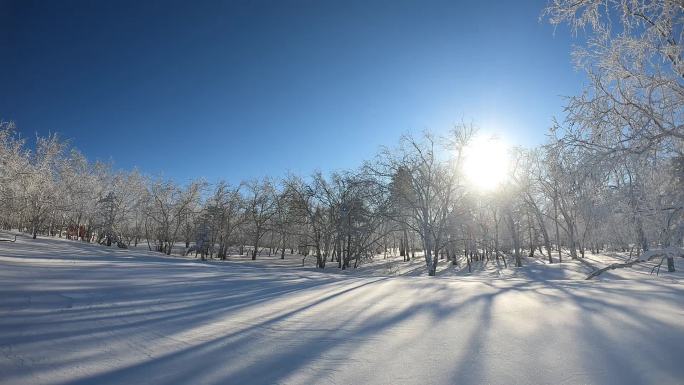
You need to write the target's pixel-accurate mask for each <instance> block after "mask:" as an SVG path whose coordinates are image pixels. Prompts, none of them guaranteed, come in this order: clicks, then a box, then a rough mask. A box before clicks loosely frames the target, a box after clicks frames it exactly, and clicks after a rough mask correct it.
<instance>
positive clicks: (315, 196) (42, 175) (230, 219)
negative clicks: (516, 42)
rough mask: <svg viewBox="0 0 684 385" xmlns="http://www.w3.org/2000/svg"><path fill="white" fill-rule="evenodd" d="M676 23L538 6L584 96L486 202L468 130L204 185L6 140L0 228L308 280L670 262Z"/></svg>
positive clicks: (676, 225)
mask: <svg viewBox="0 0 684 385" xmlns="http://www.w3.org/2000/svg"><path fill="white" fill-rule="evenodd" d="M683 15H684V8H683V6H682V5H681V2H676V1H667V0H663V1H656V2H645V1H644V2H641V1H632V0H630V1H627V0H624V1H618V0H615V1H605V0H601V1H593V0H592V1H590V0H587V1H564V0H556V1H555V2H553V3H551V4H550V5H549V7H548V8H547V9H546V10H545V17H546V18H547V19H548V20H549V21H550V22H551V23H553V24H565V23H567V24H568V25H570V26H571V28H572V29H573V30H574V31H583V32H581V33H582V34H584V35H585V36H587V43H586V44H584V45H581V46H580V48H578V49H577V50H576V52H575V55H574V56H575V58H576V60H577V65H578V67H579V68H581V69H583V70H585V71H586V73H587V79H588V84H587V86H586V88H585V90H584V92H583V93H582V94H581V95H578V96H575V97H571V98H569V99H568V103H567V106H566V116H565V118H564V119H563V120H562V121H559V122H558V123H556V124H554V126H553V127H552V128H551V129H550V131H549V134H548V136H547V139H546V142H545V144H543V145H541V146H538V147H536V148H516V149H512V150H511V154H510V159H511V171H510V176H509V177H508V178H507V179H506V181H505V182H503V183H502V185H500V186H499V187H498V188H496V189H495V190H493V191H490V192H487V193H483V192H481V191H477V190H476V189H473V188H470V187H469V184H468V181H466V180H465V179H464V177H463V173H462V169H461V168H462V163H463V159H464V156H466V152H467V149H468V144H469V143H470V141H471V140H472V139H473V137H474V135H476V130H475V129H474V128H473V127H472V126H471V125H466V124H462V125H459V126H457V127H455V128H454V129H453V130H452V132H450V133H449V134H448V135H446V136H435V135H432V134H430V133H423V134H422V135H417V136H411V135H406V136H403V137H402V138H401V139H400V140H399V143H398V144H397V145H395V146H392V147H388V148H386V149H384V150H382V151H380V152H379V153H378V154H377V155H376V156H375V157H373V158H371V159H370V160H368V161H367V162H365V163H364V164H363V165H361V166H360V167H359V168H358V169H355V170H347V171H340V172H335V173H332V174H330V175H324V174H322V173H319V172H316V173H313V174H312V175H307V176H296V175H288V176H286V177H284V178H280V179H270V178H263V179H259V180H252V181H246V182H242V183H235V184H230V183H227V182H220V183H217V184H214V185H209V184H207V183H205V182H204V181H201V180H196V181H192V182H189V183H178V182H175V181H172V180H166V179H162V178H153V177H150V176H147V175H143V174H141V173H139V172H137V171H119V170H116V169H114V168H113V167H112V166H111V165H109V164H104V163H100V162H91V161H89V160H88V159H86V158H85V157H84V156H83V155H82V154H81V153H80V152H78V151H77V150H76V149H74V148H72V147H71V146H69V144H68V143H67V142H65V141H63V140H60V138H59V137H58V136H56V135H51V136H48V137H38V138H36V140H35V142H33V141H32V142H31V143H28V142H27V141H26V140H25V139H24V138H22V137H21V136H20V135H19V134H18V133H17V130H16V129H15V128H14V125H13V124H12V123H9V122H5V123H2V126H1V127H0V225H1V226H2V227H3V228H5V229H19V230H21V231H24V232H26V233H29V234H31V235H32V236H33V237H34V238H36V237H38V236H52V237H68V238H71V239H76V240H80V241H83V242H98V243H101V244H104V245H108V246H112V247H114V246H118V247H131V245H133V246H139V244H144V245H145V246H146V247H148V248H149V249H150V250H156V251H159V252H162V253H166V254H171V253H172V252H176V253H184V254H188V253H194V254H195V255H198V256H200V257H202V258H206V257H209V258H219V259H226V258H229V257H230V255H232V254H240V255H242V254H245V253H249V254H250V255H251V257H252V258H253V259H256V258H257V257H258V256H259V255H260V254H261V253H265V252H268V253H270V254H278V255H280V256H281V257H282V258H285V257H286V256H289V255H292V254H298V255H300V256H302V257H303V258H311V259H315V263H316V266H317V267H318V268H325V267H326V266H329V265H328V263H331V264H335V265H336V266H337V267H338V268H341V269H346V268H349V267H357V266H358V265H359V264H361V263H364V262H365V261H368V260H370V259H372V258H374V257H375V258H377V257H378V256H379V255H386V254H387V253H395V252H396V253H399V254H400V255H401V256H403V257H404V260H406V261H407V260H410V259H413V258H421V259H423V260H424V262H425V265H426V267H427V271H428V274H429V275H434V274H435V273H436V271H437V267H438V264H439V263H440V261H441V260H446V261H448V263H451V264H465V265H467V266H468V268H471V266H472V264H473V263H474V262H478V261H481V260H495V261H496V262H497V263H502V264H505V265H507V264H509V263H512V264H514V265H515V266H521V265H522V264H523V263H524V261H525V260H526V259H529V258H541V259H543V260H544V261H546V262H548V263H558V262H562V261H563V259H564V258H571V259H577V258H583V257H584V255H585V253H587V252H590V253H596V252H600V251H606V250H615V251H620V252H625V253H627V252H629V253H630V254H632V255H638V254H641V253H643V252H644V251H647V250H652V249H664V248H668V247H671V246H672V247H681V246H682V242H683V240H682V238H683V234H684V61H683V60H682V40H681V39H682V33H684V32H682V31H683V30H684V29H683V28H682V26H683V25H684V16H683ZM616 25H619V26H620V28H615V26H616ZM611 28H615V29H614V30H613V29H611ZM493 148H495V147H493ZM226 167H231V165H226ZM442 266H448V264H447V263H442ZM668 266H669V268H670V269H674V263H673V261H672V258H669V260H668Z"/></svg>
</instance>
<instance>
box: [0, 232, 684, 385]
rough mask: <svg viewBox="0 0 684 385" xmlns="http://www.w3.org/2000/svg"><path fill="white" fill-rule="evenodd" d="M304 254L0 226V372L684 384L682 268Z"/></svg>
mask: <svg viewBox="0 0 684 385" xmlns="http://www.w3.org/2000/svg"><path fill="white" fill-rule="evenodd" d="M610 258H617V259H620V256H612V257H611V256H592V255H587V261H586V262H587V263H589V264H594V265H596V266H597V267H602V266H605V263H607V262H610V261H607V260H608V259H610ZM301 262H302V261H301V257H295V256H288V257H287V258H286V260H285V261H280V260H279V259H278V258H277V257H270V258H269V257H261V258H259V260H257V261H256V262H252V261H249V260H247V259H245V258H239V257H234V258H232V260H231V261H227V262H215V261H210V262H200V261H197V260H194V259H186V258H178V257H165V256H161V255H159V254H157V253H150V252H146V251H141V250H119V249H115V248H105V247H102V246H97V245H88V244H83V243H80V242H74V241H64V240H45V239H38V240H30V239H26V238H20V239H19V240H18V241H17V242H16V243H0V383H2V384H275V383H278V384H328V383H330V384H416V383H421V384H422V383H430V384H483V383H494V384H537V383H545V384H647V383H650V384H682V383H684V365H683V364H682V357H683V356H684V286H682V284H681V283H680V282H681V274H680V273H679V272H677V273H675V274H674V275H673V274H670V273H666V272H665V273H663V270H665V269H663V270H661V274H660V276H659V277H656V276H655V275H650V274H648V272H649V271H650V268H649V267H648V266H639V267H638V268H635V269H621V270H614V271H609V272H607V273H605V275H601V277H599V279H596V280H591V281H584V280H582V278H583V277H584V276H586V273H587V272H588V271H591V267H590V266H587V265H586V264H585V263H579V262H568V263H564V264H563V265H557V264H555V265H546V264H544V263H541V262H538V261H534V260H530V261H526V266H525V267H523V268H521V269H513V268H509V269H499V268H497V267H494V264H492V263H490V264H487V265H486V266H477V269H476V271H475V272H474V273H473V274H467V272H466V270H464V269H457V268H453V267H449V266H447V265H446V264H445V265H444V266H443V267H442V269H441V272H440V275H439V276H438V277H436V278H430V277H423V276H419V273H420V272H421V270H420V269H421V262H420V260H417V261H413V262H411V263H405V262H400V261H397V260H383V259H381V258H378V260H377V261H376V262H374V263H372V264H368V265H365V266H363V267H362V268H360V269H358V270H356V271H351V272H345V273H336V274H331V273H328V272H316V271H314V270H313V269H312V268H311V267H310V266H309V265H308V264H306V263H305V266H304V267H302V266H301ZM677 263H678V266H677V267H678V269H682V268H684V266H682V265H683V264H682V263H681V261H677ZM635 267H636V266H635ZM326 270H327V269H326ZM330 271H331V272H337V270H336V269H331V270H330Z"/></svg>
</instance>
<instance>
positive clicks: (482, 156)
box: [463, 136, 510, 191]
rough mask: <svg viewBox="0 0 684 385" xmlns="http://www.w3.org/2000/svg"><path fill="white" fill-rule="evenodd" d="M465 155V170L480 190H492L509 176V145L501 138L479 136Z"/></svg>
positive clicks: (466, 174) (471, 181) (466, 150)
mask: <svg viewBox="0 0 684 385" xmlns="http://www.w3.org/2000/svg"><path fill="white" fill-rule="evenodd" d="M463 155H464V159H463V172H464V173H465V176H466V178H467V179H468V181H469V182H470V183H471V184H472V185H473V186H474V187H476V188H477V189H479V190H482V191H491V190H493V189H495V188H496V187H498V186H499V185H501V183H502V182H504V181H505V180H506V178H507V177H508V171H509V162H510V159H509V156H508V146H507V145H506V144H505V143H504V142H503V141H502V140H501V139H499V138H496V137H487V136H477V137H475V138H474V139H473V140H472V142H471V143H470V144H468V146H467V147H466V148H465V150H464V154H463Z"/></svg>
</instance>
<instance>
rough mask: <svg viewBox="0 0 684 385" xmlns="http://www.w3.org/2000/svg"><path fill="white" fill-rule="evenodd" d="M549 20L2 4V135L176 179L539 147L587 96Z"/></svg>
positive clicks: (311, 8)
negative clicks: (424, 152)
mask: <svg viewBox="0 0 684 385" xmlns="http://www.w3.org/2000/svg"><path fill="white" fill-rule="evenodd" d="M545 4H546V0H539V1H498V2H497V1H462V2H458V1H418V0H415V1H398V0H388V1H371V0H366V1H314V0H309V1H306V0H298V1H224V2H210V1H198V2H195V1H181V2H177V1H147V0H146V1H120V0H117V1H69V0H66V1H36V2H33V1H28V0H19V1H7V0H0V45H1V47H2V48H1V51H0V52H2V59H1V60H0V67H1V68H2V70H1V71H0V85H1V90H2V91H1V92H0V119H3V120H13V121H15V122H16V124H17V126H18V128H19V130H20V131H21V133H22V135H24V136H27V137H32V136H33V135H34V133H36V132H37V133H40V134H46V133H48V132H58V133H60V134H61V135H62V136H63V137H65V138H68V139H70V140H71V142H72V143H73V144H74V145H75V146H76V147H78V148H79V149H80V150H81V151H82V152H84V153H85V154H86V155H87V156H88V157H89V158H91V159H101V160H113V161H114V162H115V164H116V166H117V167H120V168H131V167H134V166H138V168H140V169H141V170H143V171H144V172H147V173H150V174H154V175H159V174H163V175H165V176H167V177H172V178H175V179H178V180H187V179H189V178H193V177H199V176H202V177H206V178H207V179H209V180H211V181H214V180H217V179H218V178H226V179H228V180H230V181H234V182H237V181H239V180H240V179H248V178H252V177H258V176H262V175H271V176H282V175H284V174H285V173H286V172H287V171H292V172H296V173H301V174H308V173H310V172H311V171H313V170H315V169H321V170H324V171H328V170H333V169H340V168H353V167H356V166H358V165H359V164H360V163H361V162H362V161H363V160H364V159H368V158H370V157H372V156H373V155H374V154H375V153H376V152H377V150H378V148H379V146H381V145H394V144H396V142H397V140H398V138H399V136H400V135H401V134H402V133H405V132H408V131H416V132H417V131H420V130H423V129H431V130H433V131H436V132H438V133H439V132H446V131H447V130H448V129H449V128H450V127H451V126H452V125H453V124H454V123H456V122H459V121H461V120H465V121H468V122H470V121H472V122H474V123H476V124H477V125H478V126H480V127H481V128H482V129H483V130H484V131H487V132H495V133H498V134H499V135H501V136H502V137H504V138H506V139H507V140H508V141H510V142H512V143H514V144H520V145H535V144H538V143H541V142H542V141H543V140H544V134H545V133H546V130H547V128H548V127H549V125H550V122H551V118H552V116H554V115H557V116H560V115H561V113H562V105H563V99H562V97H561V96H562V95H570V94H574V93H577V92H578V91H579V89H580V86H581V83H582V81H583V77H582V75H581V74H580V73H578V72H576V71H575V70H574V69H573V66H572V64H571V58H570V48H571V44H572V39H571V36H570V35H569V33H568V31H567V30H558V31H556V34H555V36H554V34H553V28H552V27H551V26H549V25H548V24H546V23H540V22H539V21H538V17H539V15H540V13H541V10H542V8H543V7H544V5H545Z"/></svg>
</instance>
